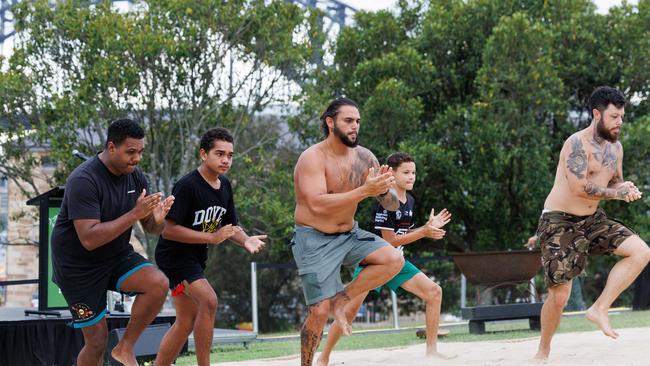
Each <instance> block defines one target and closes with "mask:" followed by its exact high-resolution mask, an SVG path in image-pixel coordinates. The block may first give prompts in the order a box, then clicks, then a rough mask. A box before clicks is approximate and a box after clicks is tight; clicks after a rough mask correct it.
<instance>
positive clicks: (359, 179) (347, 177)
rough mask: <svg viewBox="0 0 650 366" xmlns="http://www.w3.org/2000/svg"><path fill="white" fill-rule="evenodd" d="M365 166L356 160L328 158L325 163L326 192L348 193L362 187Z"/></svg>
mask: <svg viewBox="0 0 650 366" xmlns="http://www.w3.org/2000/svg"><path fill="white" fill-rule="evenodd" d="M366 165H367V164H364V163H362V162H360V161H359V160H358V159H356V158H355V159H349V160H345V159H334V158H333V157H328V159H327V162H326V163H325V181H326V183H327V192H329V193H341V192H348V191H351V190H353V189H355V188H358V187H360V186H362V185H363V183H364V180H365V173H366V172H367V170H368V167H366Z"/></svg>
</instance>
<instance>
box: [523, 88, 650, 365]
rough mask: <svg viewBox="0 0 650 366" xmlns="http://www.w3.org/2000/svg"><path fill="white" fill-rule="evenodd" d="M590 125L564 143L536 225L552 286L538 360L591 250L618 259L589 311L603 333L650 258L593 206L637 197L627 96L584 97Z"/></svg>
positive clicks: (611, 92)
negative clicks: (626, 139)
mask: <svg viewBox="0 0 650 366" xmlns="http://www.w3.org/2000/svg"><path fill="white" fill-rule="evenodd" d="M589 107H590V110H591V112H592V116H593V119H592V122H591V125H590V126H589V127H587V128H585V129H583V130H581V131H578V132H576V133H574V134H573V135H572V136H571V137H569V138H568V139H567V140H566V142H565V143H564V147H563V148H562V151H561V152H560V160H559V163H558V166H557V172H556V175H555V183H554V185H553V189H552V190H551V193H550V194H549V195H548V197H547V198H546V202H545V203H544V210H543V212H542V216H541V217H540V220H539V226H538V228H537V236H538V242H539V244H540V246H541V249H542V264H543V270H544V278H545V281H546V284H547V285H548V288H549V293H548V298H547V299H546V301H545V302H544V306H543V307H542V314H541V321H542V334H541V339H540V343H539V349H538V352H537V355H536V356H535V358H537V359H542V360H543V359H546V358H548V355H549V352H550V350H551V338H552V337H553V334H554V333H555V331H556V329H557V327H558V325H559V324H560V318H561V316H562V310H563V309H564V306H565V305H566V303H567V300H568V299H569V295H570V294H571V281H572V279H573V278H575V277H576V276H578V275H579V274H580V273H582V271H583V270H584V268H585V266H586V262H587V257H588V256H589V255H612V254H614V255H617V256H619V257H622V259H621V260H619V261H618V262H617V263H616V265H614V267H613V268H612V270H611V272H610V273H609V277H608V278H607V283H606V285H605V288H604V289H603V292H602V293H601V294H600V296H599V297H598V299H596V301H595V302H594V304H593V305H592V306H591V307H590V308H589V309H588V310H587V313H586V317H587V319H588V320H590V321H591V322H593V323H594V324H596V325H597V326H598V327H599V328H600V329H601V330H602V331H603V333H604V334H605V335H606V336H609V337H612V338H616V337H618V334H617V333H616V331H614V330H613V329H612V327H611V326H610V324H609V318H608V310H609V308H610V306H611V305H612V303H613V302H614V300H615V299H616V298H617V297H618V296H619V295H620V294H621V292H623V290H625V289H626V288H627V287H628V286H629V285H630V284H631V283H632V281H634V279H635V278H636V277H637V276H638V275H639V273H640V272H641V270H643V268H644V267H645V266H646V264H647V263H648V261H649V260H650V249H649V248H648V245H647V244H646V243H645V242H644V241H643V240H641V238H639V236H638V235H636V233H634V232H633V231H632V230H631V229H629V228H628V227H626V226H625V225H623V224H622V223H620V222H618V221H615V220H612V219H609V218H607V216H606V215H605V212H604V211H603V210H602V209H601V208H598V204H599V202H600V201H602V200H622V201H625V202H632V201H636V200H638V199H639V198H641V196H642V194H641V192H640V191H639V189H638V188H637V187H636V186H635V185H634V183H632V182H630V181H624V180H623V146H622V145H621V143H620V142H619V141H618V137H619V134H620V131H621V126H622V125H623V115H624V113H625V97H624V96H623V94H622V93H621V92H620V91H619V90H617V89H614V88H611V87H606V86H604V87H599V88H597V89H596V90H595V91H594V92H593V93H592V95H591V97H590V98H589Z"/></svg>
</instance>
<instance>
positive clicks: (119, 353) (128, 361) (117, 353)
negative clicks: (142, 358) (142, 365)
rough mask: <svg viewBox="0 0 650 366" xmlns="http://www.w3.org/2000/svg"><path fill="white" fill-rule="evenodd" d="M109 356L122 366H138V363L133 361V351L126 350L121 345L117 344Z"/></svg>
mask: <svg viewBox="0 0 650 366" xmlns="http://www.w3.org/2000/svg"><path fill="white" fill-rule="evenodd" d="M111 356H113V358H114V359H115V361H118V362H119V363H121V364H123V365H124V366H138V361H137V360H136V359H135V355H134V354H133V350H132V349H131V350H127V349H126V347H124V345H122V344H121V343H118V344H117V345H116V346H115V348H113V351H111Z"/></svg>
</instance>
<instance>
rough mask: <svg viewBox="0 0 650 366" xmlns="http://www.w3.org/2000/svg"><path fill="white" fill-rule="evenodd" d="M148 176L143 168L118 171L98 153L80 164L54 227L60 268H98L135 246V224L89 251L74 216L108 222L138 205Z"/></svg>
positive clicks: (54, 257)
mask: <svg viewBox="0 0 650 366" xmlns="http://www.w3.org/2000/svg"><path fill="white" fill-rule="evenodd" d="M147 185H148V183H147V179H146V178H145V176H144V174H142V171H140V169H138V168H136V169H135V171H133V173H129V174H124V175H119V176H117V175H114V174H113V173H111V171H110V170H108V168H107V167H106V166H105V165H104V163H103V162H102V161H101V160H100V159H99V157H98V156H94V157H92V158H91V159H89V160H88V161H85V162H84V163H82V164H81V165H79V166H78V167H77V168H76V169H75V170H74V171H73V172H72V174H70V176H69V177H68V180H67V181H66V184H65V193H64V195H63V203H62V204H61V211H60V212H59V215H58V217H57V219H56V223H55V226H54V229H53V230H52V264H53V265H54V267H55V280H56V277H57V272H58V271H57V270H56V269H57V268H59V269H62V268H63V269H76V270H81V271H83V270H84V268H91V269H92V268H94V267H96V266H97V265H98V264H102V263H106V262H108V261H110V260H111V259H113V258H116V257H118V256H121V255H124V253H126V252H128V251H129V250H133V247H131V244H129V239H130V238H131V228H129V229H127V230H126V231H124V232H123V233H122V234H120V236H118V237H117V238H115V239H114V240H112V241H111V242H109V243H107V244H104V245H102V246H100V247H98V248H96V249H95V250H92V251H89V250H87V249H86V248H84V246H83V245H82V244H81V241H80V240H79V236H78V235H77V231H76V230H75V227H74V223H73V220H80V219H95V220H99V221H100V222H107V221H112V220H115V219H117V218H118V217H120V216H122V215H124V214H125V213H127V212H129V211H130V210H131V209H133V207H135V204H136V201H137V200H138V197H139V196H140V194H141V193H142V190H143V189H146V188H147Z"/></svg>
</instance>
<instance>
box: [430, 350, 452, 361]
mask: <svg viewBox="0 0 650 366" xmlns="http://www.w3.org/2000/svg"><path fill="white" fill-rule="evenodd" d="M426 356H427V357H431V358H438V359H441V360H453V359H454V358H456V357H458V355H446V354H444V353H440V352H438V351H427V355H426Z"/></svg>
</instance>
